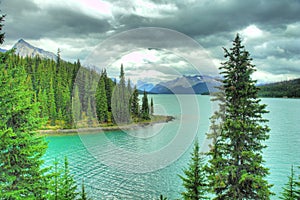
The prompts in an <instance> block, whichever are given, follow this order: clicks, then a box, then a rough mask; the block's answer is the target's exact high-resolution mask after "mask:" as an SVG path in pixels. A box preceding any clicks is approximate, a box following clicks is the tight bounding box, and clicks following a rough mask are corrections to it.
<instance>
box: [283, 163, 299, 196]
mask: <svg viewBox="0 0 300 200" xmlns="http://www.w3.org/2000/svg"><path fill="white" fill-rule="evenodd" d="M288 179H289V180H288V182H287V183H286V184H285V187H283V192H282V193H281V194H282V196H281V197H280V199H284V200H296V199H300V196H298V195H299V192H300V191H297V183H296V179H295V171H294V167H293V165H292V166H291V174H290V176H289V177H288ZM297 193H298V194H297Z"/></svg>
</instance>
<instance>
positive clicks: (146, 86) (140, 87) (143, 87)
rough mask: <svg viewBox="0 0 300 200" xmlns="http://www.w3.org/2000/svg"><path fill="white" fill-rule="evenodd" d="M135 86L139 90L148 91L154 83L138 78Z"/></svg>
mask: <svg viewBox="0 0 300 200" xmlns="http://www.w3.org/2000/svg"><path fill="white" fill-rule="evenodd" d="M136 87H137V89H138V90H141V91H144V90H145V91H146V92H150V91H151V90H152V88H153V87H154V85H153V84H152V83H146V82H144V81H141V80H138V81H137V84H136Z"/></svg>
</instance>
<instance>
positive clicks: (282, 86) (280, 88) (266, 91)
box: [258, 78, 300, 98]
mask: <svg viewBox="0 0 300 200" xmlns="http://www.w3.org/2000/svg"><path fill="white" fill-rule="evenodd" d="M259 88H260V91H259V93H258V95H259V96H261V97H288V98H296V97H300V78H299V79H294V80H290V81H282V82H277V83H271V84H267V85H262V86H260V87H259Z"/></svg>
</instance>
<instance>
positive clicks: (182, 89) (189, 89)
mask: <svg viewBox="0 0 300 200" xmlns="http://www.w3.org/2000/svg"><path fill="white" fill-rule="evenodd" d="M219 85H220V82H219V81H217V79H216V78H214V77H211V76H202V75H194V76H185V75H183V76H181V77H178V78H176V79H174V80H171V81H167V82H161V83H159V84H157V85H155V86H154V87H153V88H152V89H151V90H150V92H151V93H156V94H208V93H211V92H216V91H217V89H216V88H215V87H216V86H219Z"/></svg>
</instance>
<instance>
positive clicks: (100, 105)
mask: <svg viewBox="0 0 300 200" xmlns="http://www.w3.org/2000/svg"><path fill="white" fill-rule="evenodd" d="M11 51H12V52H11V53H7V54H6V58H5V59H6V62H7V63H8V65H10V66H20V68H22V69H20V70H24V73H25V74H26V76H27V78H26V83H24V84H27V86H28V88H29V89H30V90H32V91H33V95H32V102H36V103H38V105H39V116H37V117H39V118H41V119H43V126H42V130H41V132H43V133H60V132H61V133H68V132H75V131H74V130H76V129H77V128H91V127H93V128H94V130H97V128H101V130H117V129H120V128H122V127H123V128H124V127H127V128H135V127H137V126H139V127H140V126H145V125H149V124H153V123H159V122H168V121H170V120H173V117H171V116H158V115H156V116H155V115H154V103H153V102H154V100H153V98H151V99H149V100H148V96H147V93H146V92H144V93H143V97H142V103H140V99H139V91H138V90H137V88H136V87H135V86H134V87H132V83H131V81H130V79H128V80H126V79H125V72H124V68H123V65H122V66H121V67H120V76H119V81H118V83H117V79H114V81H113V80H112V79H111V78H109V77H108V75H107V72H106V70H105V69H103V70H102V71H101V72H100V73H99V72H98V71H96V69H95V68H94V69H92V68H86V67H83V66H82V65H81V63H80V61H79V60H77V61H76V62H74V63H71V62H67V61H64V60H62V59H61V56H60V51H59V50H58V52H57V60H52V59H44V58H43V59H42V58H40V57H39V56H35V57H33V58H32V57H21V56H19V55H16V54H14V52H13V50H11ZM95 80H97V83H94V82H95ZM140 104H141V105H140ZM119 126H120V127H119ZM68 129H69V130H68ZM51 130H52V131H51Z"/></svg>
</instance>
